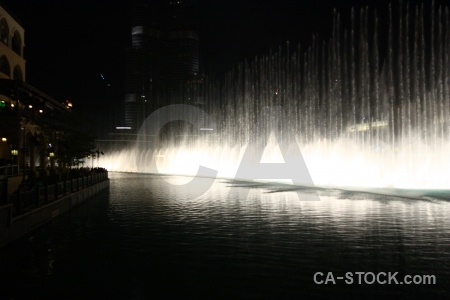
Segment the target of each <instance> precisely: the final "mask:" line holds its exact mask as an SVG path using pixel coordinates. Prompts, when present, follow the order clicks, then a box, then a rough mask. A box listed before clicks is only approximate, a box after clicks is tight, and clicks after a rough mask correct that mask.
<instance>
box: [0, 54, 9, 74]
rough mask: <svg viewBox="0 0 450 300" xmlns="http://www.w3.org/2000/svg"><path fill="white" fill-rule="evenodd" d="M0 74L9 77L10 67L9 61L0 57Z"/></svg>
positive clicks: (4, 57)
mask: <svg viewBox="0 0 450 300" xmlns="http://www.w3.org/2000/svg"><path fill="white" fill-rule="evenodd" d="M0 72H2V73H3V74H6V75H8V77H11V67H10V66H9V61H8V59H7V58H6V56H4V55H3V56H2V57H0Z"/></svg>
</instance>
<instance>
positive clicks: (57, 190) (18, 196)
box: [0, 171, 108, 217]
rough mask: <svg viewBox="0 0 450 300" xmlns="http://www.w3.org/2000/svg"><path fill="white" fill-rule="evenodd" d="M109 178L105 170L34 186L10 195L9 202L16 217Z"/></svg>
mask: <svg viewBox="0 0 450 300" xmlns="http://www.w3.org/2000/svg"><path fill="white" fill-rule="evenodd" d="M107 179H108V172H107V171H104V172H100V173H94V174H90V175H87V176H84V177H80V178H75V179H71V180H67V181H62V182H58V183H56V184H51V185H47V186H43V187H34V188H32V189H31V190H29V191H23V190H19V191H18V192H17V193H14V194H11V195H10V196H9V198H8V203H12V204H13V211H12V214H13V217H15V216H18V215H21V214H24V213H27V212H30V211H32V210H34V209H36V208H38V207H40V206H43V205H46V204H48V203H51V202H54V201H56V200H58V199H60V198H62V197H64V196H66V195H69V194H72V193H75V192H78V191H81V190H83V189H85V188H88V187H90V186H92V185H94V184H97V183H99V182H102V181H105V180H107ZM0 186H1V185H0ZM0 192H1V187H0Z"/></svg>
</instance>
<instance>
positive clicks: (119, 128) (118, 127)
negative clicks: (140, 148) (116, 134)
mask: <svg viewBox="0 0 450 300" xmlns="http://www.w3.org/2000/svg"><path fill="white" fill-rule="evenodd" d="M116 129H127V130H129V129H131V127H116Z"/></svg>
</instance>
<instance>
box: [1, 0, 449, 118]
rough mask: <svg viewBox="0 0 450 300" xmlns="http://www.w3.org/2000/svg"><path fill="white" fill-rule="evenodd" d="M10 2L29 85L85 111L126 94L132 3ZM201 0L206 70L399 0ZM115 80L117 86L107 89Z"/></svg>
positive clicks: (304, 40) (303, 39) (323, 32)
mask: <svg viewBox="0 0 450 300" xmlns="http://www.w3.org/2000/svg"><path fill="white" fill-rule="evenodd" d="M3 2H4V3H5V4H6V5H7V6H8V7H9V8H10V9H11V10H12V11H13V12H14V13H15V15H16V16H17V17H18V18H19V19H20V20H21V21H22V23H23V26H24V28H25V43H26V44H25V46H26V48H25V58H26V60H27V81H28V83H30V84H32V85H34V86H36V87H37V88H39V89H41V90H42V91H44V92H45V93H47V94H49V95H50V96H52V97H54V98H56V99H58V100H64V99H70V100H71V101H73V102H74V105H75V106H76V107H78V108H81V109H82V110H84V111H89V110H91V111H92V110H93V109H94V110H95V109H99V108H101V107H102V106H103V105H108V104H107V103H108V97H110V95H111V94H114V95H116V94H117V95H119V98H120V95H121V94H122V81H123V58H124V49H125V47H127V46H128V45H129V32H130V26H129V17H128V10H129V2H130V1H127V2H126V1H124V2H123V3H122V4H121V3H120V2H117V1H104V0H101V1H99V0H95V1H93V0H89V1H87V0H77V1H61V0H40V1H31V0H4V1H3ZM199 2H200V39H201V41H200V43H201V65H202V68H203V70H204V71H213V72H215V73H223V72H224V71H226V70H227V69H229V68H230V67H231V66H232V65H233V64H235V63H238V62H240V61H242V60H243V59H245V58H252V57H254V56H255V55H262V54H267V53H268V52H269V50H270V49H278V47H279V46H280V45H284V44H285V43H286V41H288V40H289V41H290V43H291V45H297V44H298V43H301V44H303V45H307V44H308V43H309V41H310V39H311V36H312V34H319V35H320V36H321V37H323V38H325V39H326V38H327V37H329V35H330V33H331V29H332V14H333V9H334V8H337V10H338V11H339V12H341V13H342V15H343V20H344V23H345V22H347V23H348V22H349V15H350V9H351V7H352V6H354V7H355V8H357V9H359V8H361V7H364V6H366V5H368V6H369V7H373V8H376V9H377V10H378V11H380V12H381V13H383V12H384V13H385V12H386V11H387V8H388V4H389V3H390V2H392V1H387V0H365V1H363V0H347V1H321V0H315V1H303V0H301V1H300V0H293V1H288V0H276V1H268V0H265V1H255V0H240V1H237V0H221V1H213V0H210V1H207V0H200V1H199ZM393 2H397V1H395V0H394V1H393ZM343 3H345V4H343ZM412 3H417V1H413V2H412ZM425 3H426V4H427V5H428V4H429V1H425ZM437 3H444V1H441V2H439V1H437ZM100 74H103V76H104V78H105V79H106V80H102V79H101V76H100ZM107 83H109V84H110V87H108V91H105V86H106V84H107ZM108 95H109V96H108Z"/></svg>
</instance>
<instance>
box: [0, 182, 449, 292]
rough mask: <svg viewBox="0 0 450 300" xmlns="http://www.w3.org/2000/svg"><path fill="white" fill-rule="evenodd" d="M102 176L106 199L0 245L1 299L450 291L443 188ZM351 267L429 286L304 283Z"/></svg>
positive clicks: (447, 224) (445, 207)
mask: <svg viewBox="0 0 450 300" xmlns="http://www.w3.org/2000/svg"><path fill="white" fill-rule="evenodd" d="M110 176H111V187H110V192H109V194H108V193H106V194H105V195H101V196H99V197H97V198H96V199H95V201H90V202H89V203H87V204H86V205H83V206H81V207H79V208H77V209H75V210H74V211H72V212H70V213H68V214H65V215H62V216H60V217H58V218H57V219H55V220H53V221H51V223H49V224H48V225H46V226H44V227H43V228H42V229H40V230H38V231H36V232H34V233H33V234H31V235H29V236H27V237H25V238H23V239H21V240H19V241H17V242H14V243H13V244H11V245H9V246H8V247H6V248H3V249H0V263H1V265H0V266H1V270H0V299H155V298H169V297H172V296H177V298H184V299H187V298H193V297H195V298H208V299H215V298H227V299H232V298H292V299H294V298H296V299H301V298H303V299H310V298H317V299H321V298H325V296H327V297H330V296H331V297H332V298H348V299H351V298H356V299H363V298H367V297H368V296H370V297H373V298H381V297H386V298H397V299H411V298H416V297H417V298H428V299H432V298H434V299H437V298H449V297H450V294H449V292H450V218H449V216H450V202H449V201H448V200H446V199H445V198H446V195H443V196H442V195H441V196H439V197H424V198H422V199H410V198H407V197H393V196H380V195H375V194H366V193H361V192H357V193H356V192H345V191H337V190H319V191H318V194H319V196H320V201H300V200H299V197H298V196H297V194H296V193H294V192H292V191H289V188H288V189H287V188H286V187H285V186H281V185H275V184H266V185H260V184H250V183H232V182H229V181H226V180H216V183H215V184H214V185H213V187H212V188H211V189H210V190H209V191H208V192H207V193H206V194H204V195H202V196H201V197H198V198H193V197H191V196H190V191H186V190H181V191H180V190H178V189H175V188H170V189H168V188H167V185H164V184H163V183H164V182H165V181H164V179H170V180H172V181H176V180H182V179H183V178H177V177H160V176H153V175H139V174H120V173H112V174H110ZM231 186H233V187H236V189H233V191H234V193H232V196H231V197H227V194H228V192H229V191H230V187H231ZM245 189H249V190H250V192H249V194H248V197H247V198H246V199H244V197H241V196H240V195H241V194H240V193H241V192H243V191H245ZM286 190H288V191H286ZM193 192H194V191H192V193H193ZM310 192H311V191H305V193H310ZM359 271H361V272H374V273H377V272H386V273H387V272H398V275H397V276H396V279H397V280H398V281H400V282H401V281H403V276H405V275H417V274H418V275H423V274H427V275H435V276H436V284H435V285H406V284H403V285H401V284H398V285H394V284H391V285H388V284H387V283H386V284H377V283H374V284H371V285H369V284H358V282H357V281H358V276H357V274H354V275H353V278H354V283H353V284H346V283H345V282H344V280H339V279H336V284H333V283H332V282H329V284H326V285H325V284H322V285H317V284H315V283H314V280H313V279H314V274H315V273H316V272H323V273H324V274H326V273H327V272H333V275H334V276H335V277H338V276H345V273H346V272H359ZM368 278H369V279H370V278H371V277H368ZM319 279H325V277H323V278H322V277H320V278H319ZM381 279H384V277H382V278H381ZM386 279H387V277H386Z"/></svg>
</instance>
